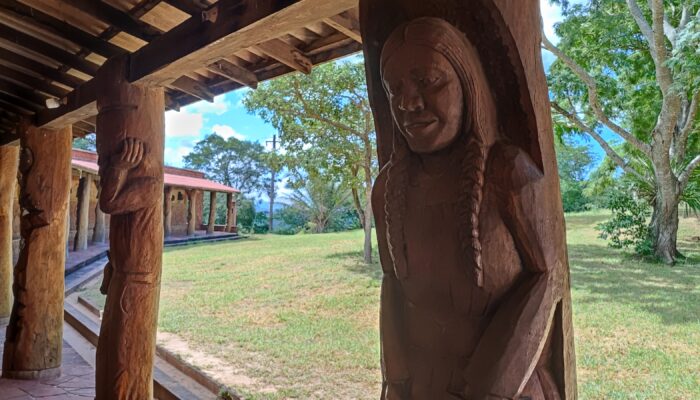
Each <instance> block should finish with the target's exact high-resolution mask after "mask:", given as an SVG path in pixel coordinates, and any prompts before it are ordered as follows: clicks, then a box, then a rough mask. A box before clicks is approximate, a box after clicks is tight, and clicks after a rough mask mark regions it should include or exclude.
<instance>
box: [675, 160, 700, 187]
mask: <svg viewBox="0 0 700 400" xmlns="http://www.w3.org/2000/svg"><path fill="white" fill-rule="evenodd" d="M699 166H700V155H697V156H695V158H693V159H692V160H691V161H690V163H688V165H687V166H686V167H685V169H683V172H682V173H681V174H680V175H679V176H678V184H679V185H680V189H681V192H682V191H683V190H684V189H685V187H686V186H687V185H688V182H689V181H690V176H691V175H692V174H693V171H695V168H697V167H699Z"/></svg>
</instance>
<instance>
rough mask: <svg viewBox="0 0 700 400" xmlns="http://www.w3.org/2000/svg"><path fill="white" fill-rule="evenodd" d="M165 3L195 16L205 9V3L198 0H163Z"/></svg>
mask: <svg viewBox="0 0 700 400" xmlns="http://www.w3.org/2000/svg"><path fill="white" fill-rule="evenodd" d="M165 2H166V3H168V4H170V5H171V6H173V7H175V8H177V9H178V10H180V11H182V12H185V13H187V14H190V15H191V16H197V15H200V14H201V13H202V11H204V10H206V9H207V6H206V5H205V4H202V3H200V2H198V1H196V2H195V1H191V0H165Z"/></svg>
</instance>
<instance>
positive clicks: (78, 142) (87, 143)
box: [73, 133, 97, 151]
mask: <svg viewBox="0 0 700 400" xmlns="http://www.w3.org/2000/svg"><path fill="white" fill-rule="evenodd" d="M96 140H97V138H96V137H95V134H94V133H91V134H89V135H85V136H83V137H81V138H77V139H73V148H74V149H80V150H87V151H97V143H96Z"/></svg>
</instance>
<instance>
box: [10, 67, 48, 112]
mask: <svg viewBox="0 0 700 400" xmlns="http://www.w3.org/2000/svg"><path fill="white" fill-rule="evenodd" d="M4 78H5V77H4V76H2V75H0V92H3V93H5V94H7V95H9V96H12V97H14V98H15V101H16V104H17V105H19V106H21V107H23V108H27V109H30V110H32V111H38V110H41V109H42V108H45V107H46V97H44V96H42V95H40V94H39V93H36V92H34V91H32V90H30V89H27V88H25V87H22V86H20V85H18V84H16V83H14V82H11V81H7V80H4Z"/></svg>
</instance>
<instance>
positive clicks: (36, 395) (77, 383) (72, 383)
mask: <svg viewBox="0 0 700 400" xmlns="http://www.w3.org/2000/svg"><path fill="white" fill-rule="evenodd" d="M6 326H7V319H6V318H5V319H1V320H0V343H4V342H5V328H6ZM2 351H3V349H2V346H0V358H1V356H2ZM94 388H95V370H94V369H93V368H92V367H91V366H90V364H88V363H87V362H86V361H85V360H84V359H83V358H82V357H81V356H80V355H79V354H78V353H77V352H76V351H75V350H74V349H73V348H72V347H71V346H70V345H69V344H68V343H66V342H65V341H64V342H63V362H62V366H61V376H60V377H58V378H53V379H46V380H33V381H23V380H14V379H0V398H1V399H3V400H34V399H41V400H59V399H60V400H86V399H94V398H95V389H94Z"/></svg>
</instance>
